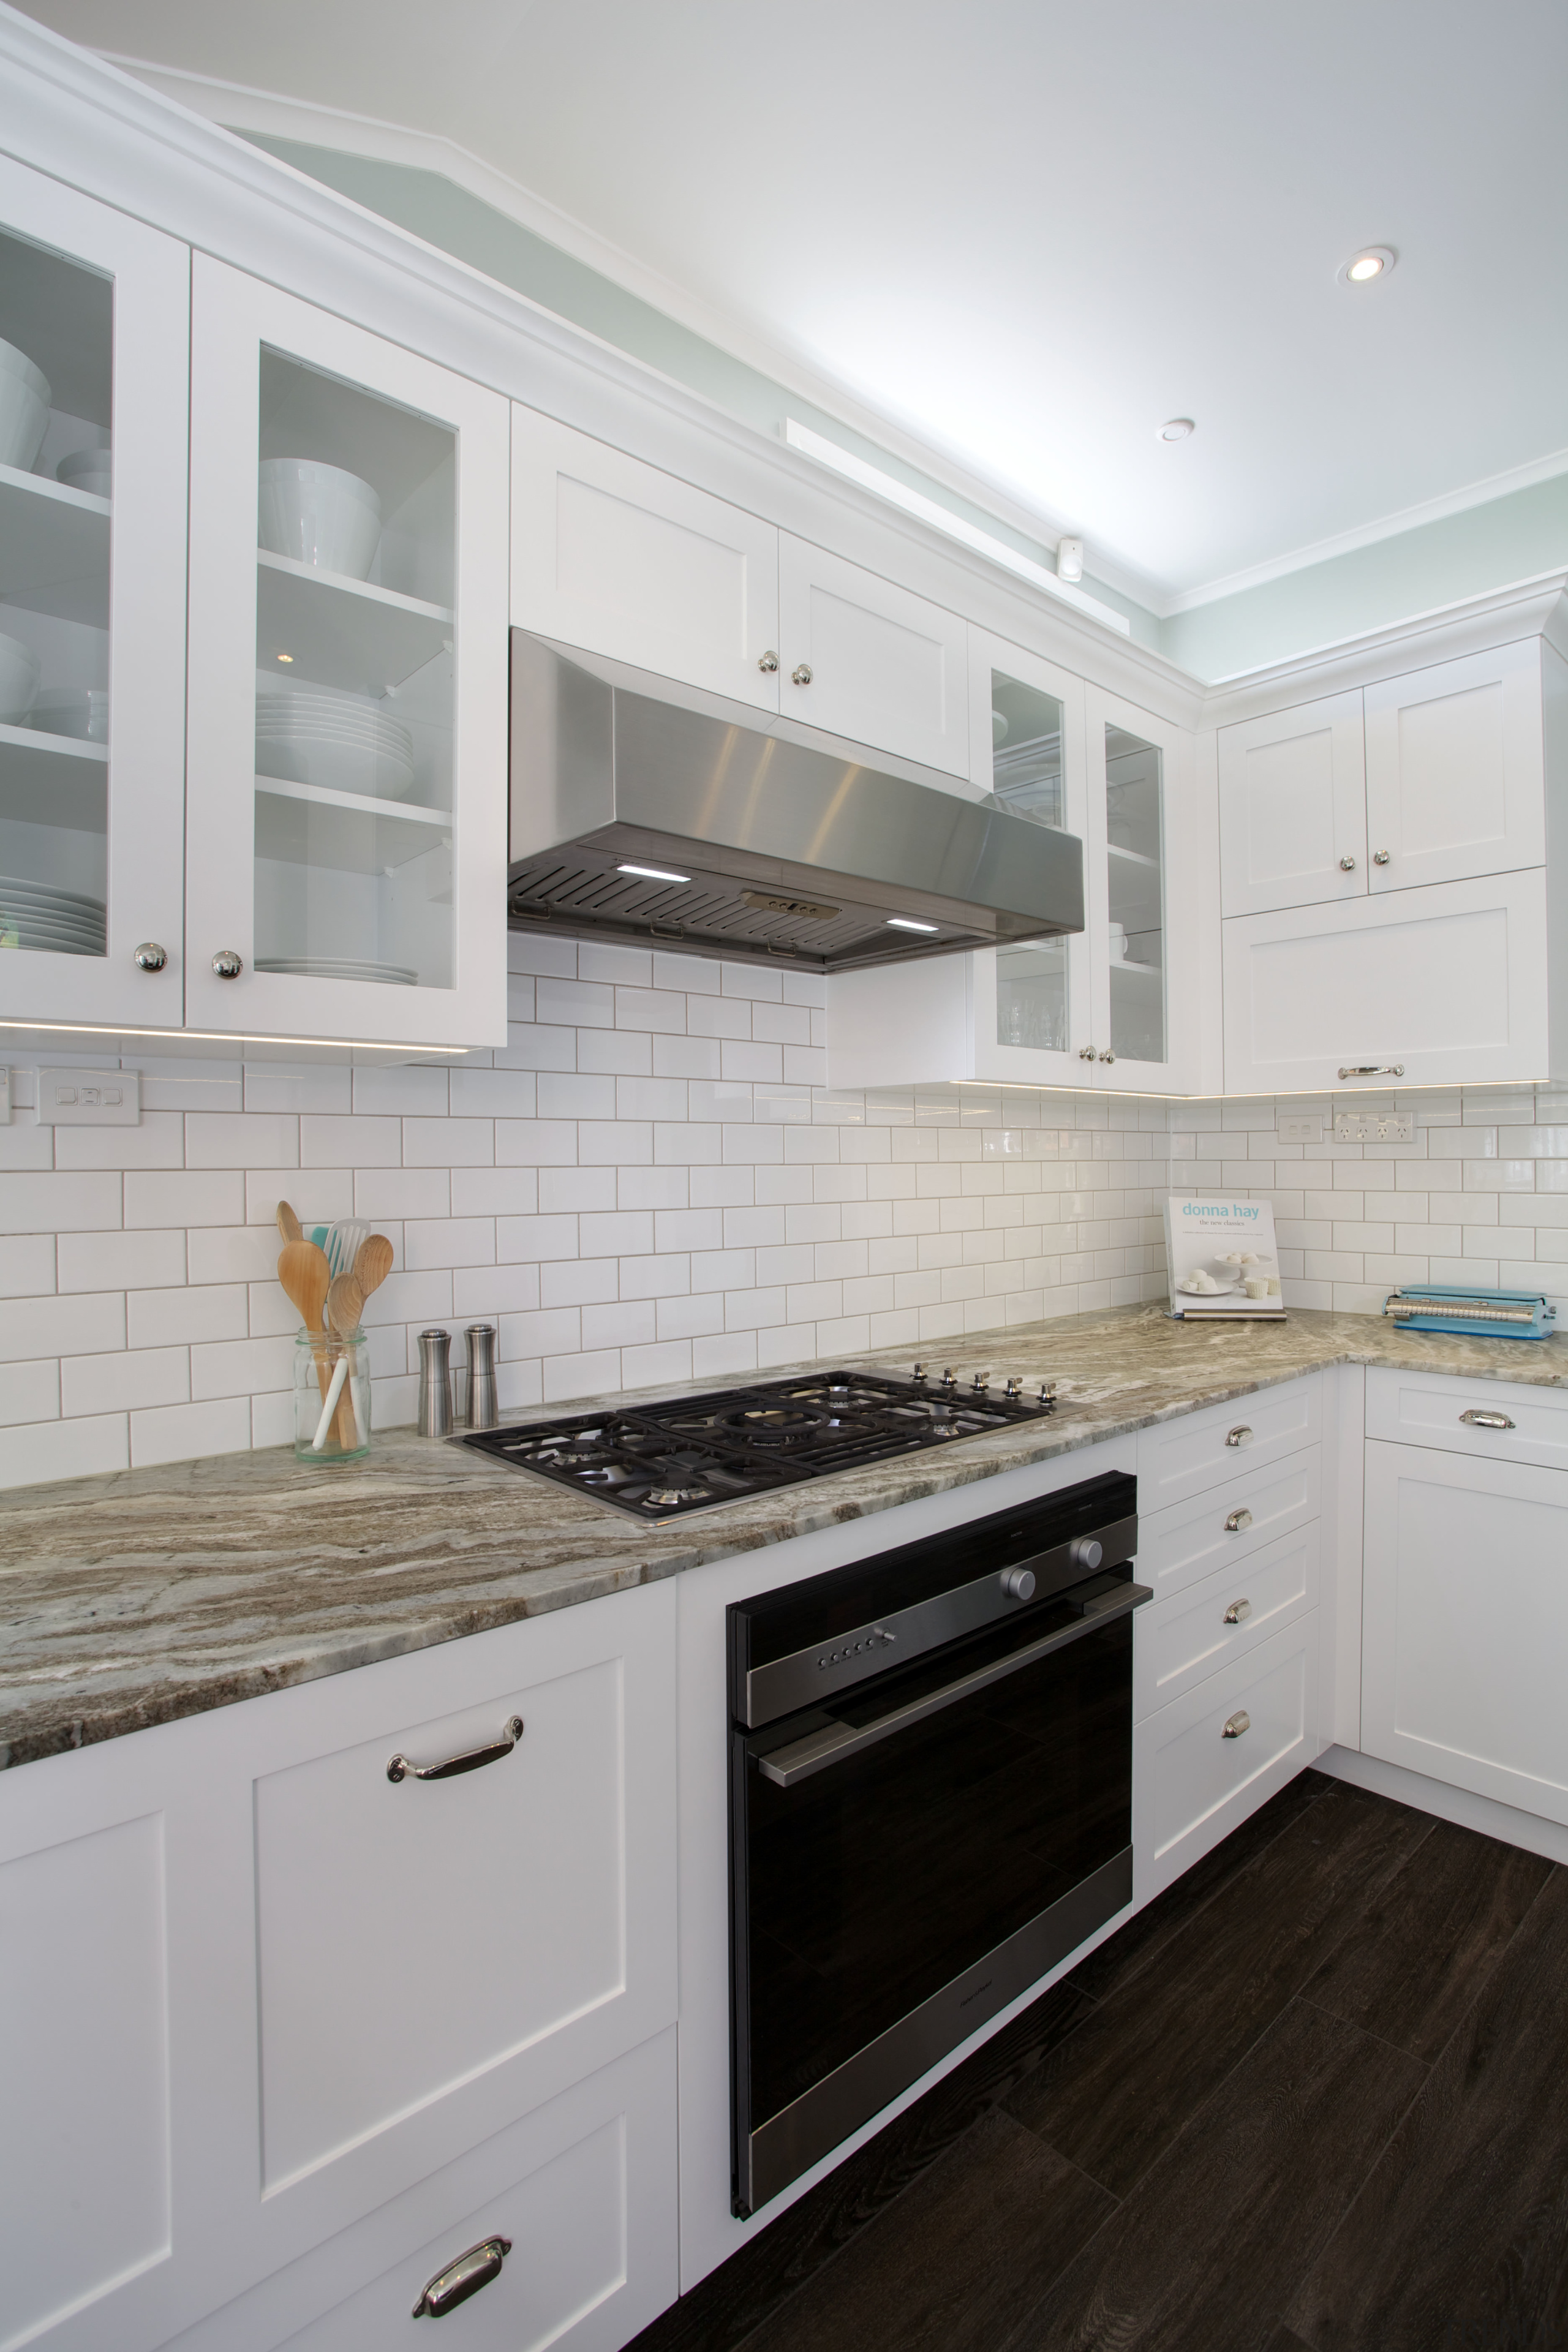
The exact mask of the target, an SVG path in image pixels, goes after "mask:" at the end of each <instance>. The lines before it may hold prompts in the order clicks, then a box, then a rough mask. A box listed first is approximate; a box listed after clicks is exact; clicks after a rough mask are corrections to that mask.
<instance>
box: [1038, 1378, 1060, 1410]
mask: <svg viewBox="0 0 1568 2352" xmlns="http://www.w3.org/2000/svg"><path fill="white" fill-rule="evenodd" d="M1056 1402H1057V1384H1056V1382H1055V1381H1041V1382H1040V1410H1041V1411H1042V1412H1051V1411H1052V1410H1053V1409H1054V1408H1055V1405H1056Z"/></svg>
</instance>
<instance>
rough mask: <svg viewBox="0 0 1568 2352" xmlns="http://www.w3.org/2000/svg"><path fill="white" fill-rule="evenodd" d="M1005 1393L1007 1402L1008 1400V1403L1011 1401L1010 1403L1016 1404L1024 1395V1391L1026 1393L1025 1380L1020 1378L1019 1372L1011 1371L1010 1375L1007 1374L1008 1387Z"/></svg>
mask: <svg viewBox="0 0 1568 2352" xmlns="http://www.w3.org/2000/svg"><path fill="white" fill-rule="evenodd" d="M1004 1393H1005V1396H1006V1399H1007V1402H1008V1403H1009V1404H1016V1402H1017V1401H1018V1399H1019V1398H1020V1397H1021V1396H1022V1395H1023V1393H1024V1383H1023V1381H1021V1380H1020V1379H1019V1378H1018V1375H1017V1373H1016V1372H1009V1373H1008V1375H1007V1386H1006V1389H1005V1391H1004Z"/></svg>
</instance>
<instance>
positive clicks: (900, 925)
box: [888, 915, 942, 931]
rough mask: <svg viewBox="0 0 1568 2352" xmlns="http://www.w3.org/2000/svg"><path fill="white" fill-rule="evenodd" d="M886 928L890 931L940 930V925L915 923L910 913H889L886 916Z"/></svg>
mask: <svg viewBox="0 0 1568 2352" xmlns="http://www.w3.org/2000/svg"><path fill="white" fill-rule="evenodd" d="M888 929H889V930H890V931H940V930H941V929H942V925H941V924H940V923H917V922H916V920H915V919H914V917H913V916H912V915H889V917H888Z"/></svg>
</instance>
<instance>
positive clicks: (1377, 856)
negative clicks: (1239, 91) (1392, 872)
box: [1372, 849, 1388, 866]
mask: <svg viewBox="0 0 1568 2352" xmlns="http://www.w3.org/2000/svg"><path fill="white" fill-rule="evenodd" d="M1372 862H1373V865H1374V866H1386V865H1387V863H1388V852H1387V850H1386V849H1374V850H1373V853H1372Z"/></svg>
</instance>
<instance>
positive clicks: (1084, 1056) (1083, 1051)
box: [1078, 1045, 1094, 1062]
mask: <svg viewBox="0 0 1568 2352" xmlns="http://www.w3.org/2000/svg"><path fill="white" fill-rule="evenodd" d="M1078 1057H1079V1061H1080V1062H1092V1061H1093V1059H1094V1047H1093V1046H1092V1045H1080V1046H1079V1049H1078Z"/></svg>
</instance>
